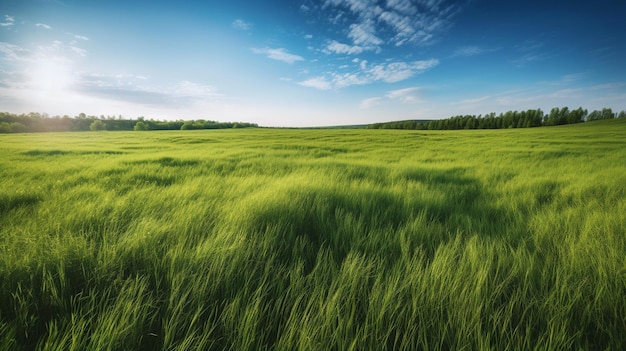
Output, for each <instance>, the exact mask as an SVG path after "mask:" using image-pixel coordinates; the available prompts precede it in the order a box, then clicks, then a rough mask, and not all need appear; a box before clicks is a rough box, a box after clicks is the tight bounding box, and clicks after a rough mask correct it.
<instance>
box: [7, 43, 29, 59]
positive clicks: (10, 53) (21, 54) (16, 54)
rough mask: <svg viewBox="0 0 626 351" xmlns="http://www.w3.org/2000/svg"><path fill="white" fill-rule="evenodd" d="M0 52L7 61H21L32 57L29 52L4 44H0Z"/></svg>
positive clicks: (16, 46)
mask: <svg viewBox="0 0 626 351" xmlns="http://www.w3.org/2000/svg"><path fill="white" fill-rule="evenodd" d="M0 52H1V53H3V54H4V59H5V60H8V61H23V60H27V59H30V58H31V57H32V56H33V53H32V52H30V51H29V50H26V49H24V48H22V47H21V46H18V45H14V44H11V43H5V42H0Z"/></svg>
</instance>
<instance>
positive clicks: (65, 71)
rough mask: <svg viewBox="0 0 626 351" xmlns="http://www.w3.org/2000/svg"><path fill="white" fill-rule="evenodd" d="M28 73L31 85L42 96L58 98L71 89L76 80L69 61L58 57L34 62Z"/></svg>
mask: <svg viewBox="0 0 626 351" xmlns="http://www.w3.org/2000/svg"><path fill="white" fill-rule="evenodd" d="M29 73H30V74H29V75H30V83H31V87H32V88H33V90H34V91H36V92H38V93H39V95H40V97H42V98H46V97H47V98H58V97H60V96H62V95H64V94H65V93H67V92H68V90H71V88H72V86H73V85H74V83H75V82H76V77H75V74H74V72H72V70H71V69H70V67H69V63H68V62H66V61H65V60H62V59H58V58H53V59H47V58H43V59H40V60H38V61H36V62H34V63H33V66H32V69H31V70H30V72H29Z"/></svg>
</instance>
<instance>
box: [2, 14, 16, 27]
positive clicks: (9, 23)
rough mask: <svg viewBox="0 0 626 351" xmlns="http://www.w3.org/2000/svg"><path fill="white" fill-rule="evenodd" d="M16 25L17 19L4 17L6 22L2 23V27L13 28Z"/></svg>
mask: <svg viewBox="0 0 626 351" xmlns="http://www.w3.org/2000/svg"><path fill="white" fill-rule="evenodd" d="M14 24H15V18H13V17H12V16H9V15H4V22H0V27H11V26H13V25H14Z"/></svg>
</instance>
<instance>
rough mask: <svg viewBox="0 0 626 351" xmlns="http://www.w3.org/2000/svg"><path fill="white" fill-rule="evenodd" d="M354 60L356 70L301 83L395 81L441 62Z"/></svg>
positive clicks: (341, 85) (319, 86)
mask: <svg viewBox="0 0 626 351" xmlns="http://www.w3.org/2000/svg"><path fill="white" fill-rule="evenodd" d="M352 62H353V63H359V65H358V69H357V71H355V72H348V73H330V74H328V75H327V76H320V77H316V78H312V79H310V80H308V81H304V82H301V83H299V84H300V85H303V86H306V87H312V88H317V89H322V90H327V89H331V88H345V87H349V86H352V85H365V84H370V83H373V82H377V81H383V82H386V83H395V82H400V81H403V80H406V79H408V78H411V77H413V76H414V75H416V74H420V73H422V72H424V71H427V70H429V69H431V68H433V67H435V66H437V65H438V64H439V60H437V59H430V60H422V61H413V62H391V63H381V64H377V65H371V66H370V65H368V64H367V61H366V60H363V61H357V62H355V61H354V60H353V61H352ZM303 83H304V84H303ZM399 93H400V91H399V92H396V95H397V94H399ZM404 93H405V94H407V93H408V91H404ZM396 95H393V97H397V98H400V96H396ZM407 99H408V98H405V99H404V100H406V101H408V100H407Z"/></svg>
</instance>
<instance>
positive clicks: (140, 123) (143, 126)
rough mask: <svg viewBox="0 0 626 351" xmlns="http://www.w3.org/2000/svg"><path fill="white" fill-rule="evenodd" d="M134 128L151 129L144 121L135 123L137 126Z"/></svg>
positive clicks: (140, 129) (139, 129)
mask: <svg viewBox="0 0 626 351" xmlns="http://www.w3.org/2000/svg"><path fill="white" fill-rule="evenodd" d="M133 129H134V130H138V131H143V130H150V127H149V126H148V125H147V124H146V123H144V122H143V121H139V122H137V123H136V124H135V127H133Z"/></svg>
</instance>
